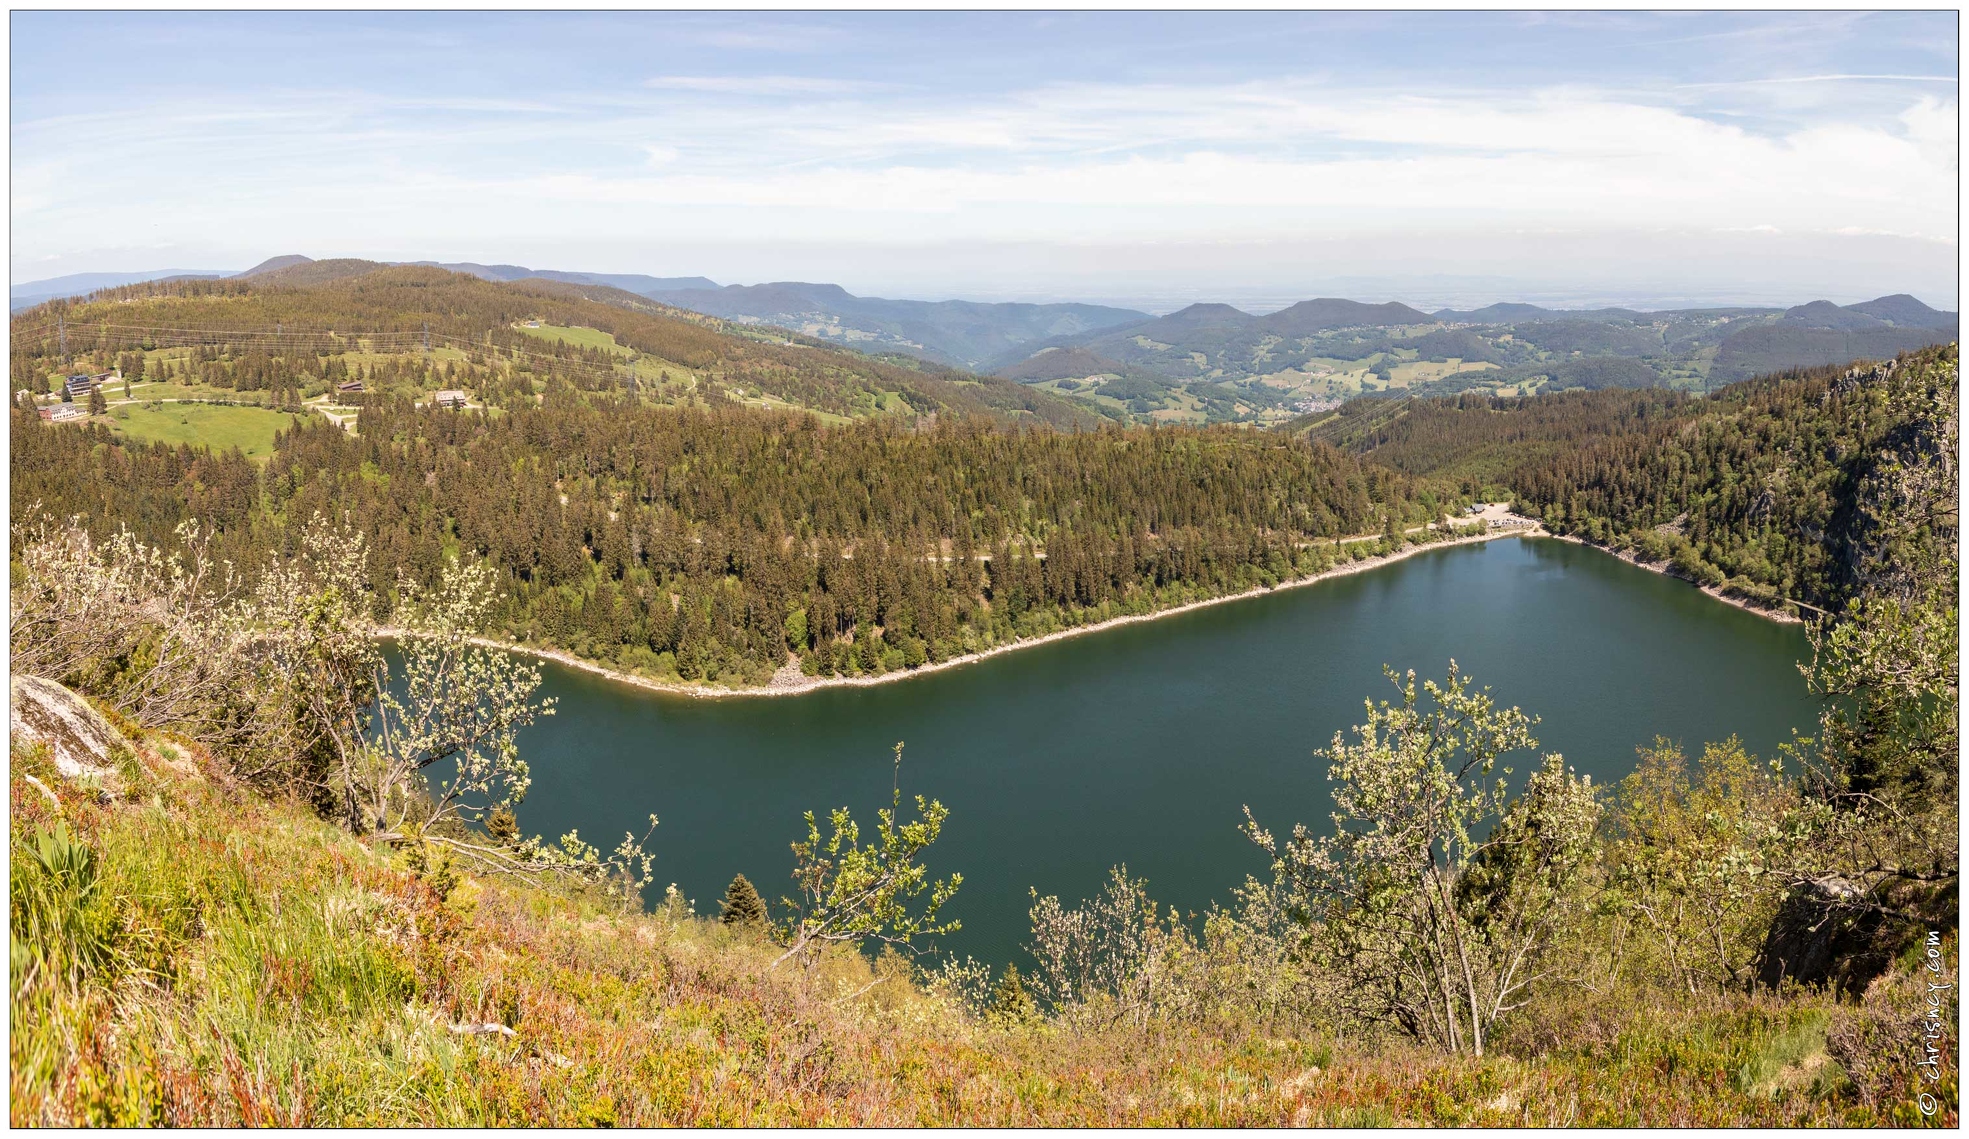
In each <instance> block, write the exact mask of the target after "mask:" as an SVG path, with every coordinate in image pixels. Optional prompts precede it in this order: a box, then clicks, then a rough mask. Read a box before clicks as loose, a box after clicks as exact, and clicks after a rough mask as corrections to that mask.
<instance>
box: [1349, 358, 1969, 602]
mask: <svg viewBox="0 0 1969 1139" xmlns="http://www.w3.org/2000/svg"><path fill="white" fill-rule="evenodd" d="M1956 368H1957V349H1956V347H1955V346H1954V345H1952V344H1951V345H1947V346H1944V347H1940V348H1930V349H1924V350H1923V351H1920V352H1917V353H1913V354H1910V355H1907V356H1904V357H1901V358H1900V359H1899V360H1898V361H1888V362H1887V363H1885V364H1882V365H1879V366H1873V365H1862V366H1858V367H1854V368H1851V369H1848V368H1843V367H1837V368H1820V369H1816V370H1811V371H1793V372H1786V373H1781V374H1778V375H1774V376H1770V377H1766V378H1762V379H1757V380H1750V381H1746V382H1744V383H1739V384H1733V385H1730V386H1728V387H1726V388H1723V389H1721V390H1720V391H1717V392H1716V393H1714V394H1712V395H1710V396H1707V397H1704V398H1690V397H1687V396H1681V395H1677V394H1674V393H1668V392H1658V391H1597V392H1577V393H1574V392H1568V393H1562V394H1560V395H1557V396H1541V397H1533V398H1528V399H1522V398H1521V399H1493V398H1489V397H1484V396H1476V395H1466V396H1459V397H1455V398H1446V399H1437V400H1417V401H1414V402H1413V403H1411V404H1409V405H1407V406H1406V407H1400V408H1397V407H1395V406H1393V405H1387V404H1382V405H1379V406H1377V405H1374V404H1368V405H1366V406H1363V407H1359V408H1354V409H1350V414H1349V415H1347V416H1334V417H1332V418H1331V420H1330V422H1329V423H1328V424H1326V425H1325V426H1324V427H1323V428H1321V429H1319V431H1323V432H1324V433H1325V434H1326V435H1327V436H1328V437H1331V438H1336V439H1341V440H1343V441H1346V442H1348V443H1350V444H1351V446H1352V447H1353V449H1355V450H1356V451H1358V452H1359V453H1361V454H1363V455H1365V456H1366V457H1367V458H1368V459H1370V460H1371V461H1373V462H1377V463H1385V464H1387V465H1389V466H1392V467H1394V468H1396V469H1398V470H1401V471H1404V472H1406V473H1408V474H1411V475H1415V476H1434V477H1446V478H1452V479H1457V480H1460V481H1462V482H1465V483H1467V484H1469V485H1470V489H1471V490H1472V492H1473V493H1474V491H1475V489H1476V486H1477V485H1478V484H1503V485H1507V486H1509V487H1510V488H1512V489H1513V490H1514V491H1515V492H1516V494H1517V497H1518V499H1519V501H1520V502H1521V503H1522V504H1523V506H1524V508H1525V509H1526V510H1527V511H1529V512H1531V513H1533V514H1536V515H1539V516H1541V517H1543V518H1544V519H1545V521H1546V524H1547V526H1548V527H1550V528H1551V529H1553V530H1555V531H1557V532H1559V533H1565V534H1573V535H1577V536H1579V537H1582V538H1585V539H1588V540H1590V541H1593V542H1596V543H1600V544H1604V545H1608V546H1611V547H1613V548H1615V549H1618V550H1622V551H1629V552H1632V553H1634V554H1635V555H1637V556H1639V557H1641V558H1643V559H1644V560H1649V561H1657V562H1664V561H1665V562H1672V564H1673V566H1674V568H1675V569H1676V571H1677V572H1679V573H1681V574H1683V575H1685V576H1687V577H1690V578H1691V579H1693V580H1696V581H1699V582H1702V583H1704V584H1707V585H1715V586H1725V587H1727V588H1728V589H1730V590H1731V591H1733V592H1736V593H1739V594H1742V595H1744V596H1747V597H1751V598H1755V599H1758V600H1764V601H1775V600H1778V599H1791V600H1795V601H1801V602H1804V603H1806V604H1808V605H1812V606H1816V607H1818V608H1821V609H1836V608H1838V607H1839V606H1841V605H1843V604H1844V603H1845V601H1846V600H1847V599H1848V598H1849V597H1851V596H1853V595H1854V594H1855V593H1856V592H1857V591H1858V590H1860V588H1861V587H1862V586H1863V585H1864V584H1865V583H1866V581H1867V579H1868V575H1869V574H1875V573H1877V572H1878V569H1877V567H1876V566H1873V565H1872V563H1873V562H1877V561H1879V560H1880V559H1881V558H1883V557H1885V556H1886V555H1883V554H1879V553H1877V552H1876V553H1873V554H1868V553H1866V552H1865V551H1866V550H1867V549H1868V548H1869V543H1871V542H1873V541H1874V540H1875V539H1876V532H1877V531H1878V529H1879V527H1880V524H1881V523H1880V517H1881V515H1882V514H1884V513H1890V512H1892V510H1893V509H1895V508H1894V506H1893V505H1892V504H1891V503H1888V502H1883V501H1876V499H1877V496H1878V495H1880V494H1881V493H1883V492H1882V491H1881V490H1880V489H1879V487H1880V483H1881V480H1882V479H1883V478H1885V477H1886V476H1887V474H1888V473H1889V472H1891V471H1892V470H1895V469H1897V468H1898V467H1899V466H1902V465H1909V464H1912V463H1913V461H1914V458H1915V456H1916V453H1919V455H1921V456H1948V457H1950V459H1951V461H1952V457H1953V455H1954V453H1955V447H1956V425H1955V422H1954V419H1953V415H1952V414H1944V413H1943V412H1942V411H1941V410H1939V409H1940V408H1941V407H1942V406H1943V404H1944V400H1943V396H1942V393H1941V391H1940V388H1941V387H1942V386H1943V385H1953V384H1954V382H1955V376H1956ZM1917 521H1918V522H1919V527H1918V530H1917V532H1916V533H1915V534H1914V535H1912V536H1910V537H1909V538H1908V539H1907V540H1909V541H1914V542H1917V543H1931V542H1933V541H1936V540H1938V539H1937V538H1936V531H1937V530H1938V529H1939V528H1949V529H1952V528H1953V527H1954V526H1955V520H1954V519H1953V518H1952V517H1948V518H1935V519H1919V520H1917Z"/></svg>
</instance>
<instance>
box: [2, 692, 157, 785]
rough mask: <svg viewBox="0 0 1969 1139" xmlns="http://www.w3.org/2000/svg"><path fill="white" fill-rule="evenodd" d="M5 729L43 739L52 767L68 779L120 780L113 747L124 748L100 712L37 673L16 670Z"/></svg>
mask: <svg viewBox="0 0 1969 1139" xmlns="http://www.w3.org/2000/svg"><path fill="white" fill-rule="evenodd" d="M13 698H14V699H13V707H12V709H11V714H10V716H9V724H8V726H9V728H10V729H11V730H12V732H13V734H14V736H15V737H16V738H18V739H22V740H26V741H30V742H36V741H38V742H45V743H46V744H47V745H48V751H49V753H50V755H51V758H53V760H54V763H55V770H57V771H59V772H61V773H62V775H63V777H65V778H68V779H83V778H92V777H93V778H96V779H100V780H102V781H103V783H104V784H105V785H108V784H113V783H115V782H116V781H117V779H118V774H117V770H116V760H115V758H114V756H113V754H112V753H113V752H114V751H116V750H118V749H128V748H129V746H130V745H129V744H128V743H126V742H125V741H124V739H123V736H122V734H121V733H119V732H118V731H117V730H116V729H115V728H114V727H113V726H111V724H110V722H109V721H108V720H107V719H105V718H103V714H102V713H101V712H98V711H96V710H95V709H94V708H92V707H90V706H89V702H88V701H86V700H84V699H82V697H80V696H77V695H76V694H75V693H73V692H71V691H69V690H68V689H67V688H64V687H63V686H61V685H59V684H56V683H55V682H54V681H52V680H47V679H44V678H42V677H39V676H28V675H25V674H23V673H15V674H14V678H13Z"/></svg>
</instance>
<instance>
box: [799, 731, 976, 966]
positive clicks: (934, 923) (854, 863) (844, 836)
mask: <svg viewBox="0 0 1969 1139" xmlns="http://www.w3.org/2000/svg"><path fill="white" fill-rule="evenodd" d="M895 769H896V781H895V784H894V788H893V791H892V794H891V797H890V805H889V806H888V807H886V808H884V809H883V810H882V811H880V812H879V813H878V815H877V817H878V818H879V820H880V822H879V823H878V825H877V827H876V831H875V836H874V841H871V842H869V843H868V844H866V845H863V843H862V841H861V828H860V826H859V825H858V824H857V823H856V822H855V820H854V818H853V816H852V815H850V814H849V813H848V809H847V808H846V807H840V808H837V809H836V810H835V811H834V812H833V814H832V816H831V818H830V825H831V833H830V834H829V836H828V837H827V839H826V840H825V841H823V840H822V839H821V836H820V824H819V823H818V822H817V821H816V820H815V819H814V813H813V812H812V811H808V812H807V814H806V820H807V837H806V840H805V841H803V842H796V843H794V844H793V862H794V865H793V880H794V882H796V883H797V884H798V886H799V891H800V893H799V897H798V898H797V899H796V898H785V899H782V900H781V903H780V904H781V905H782V906H783V907H784V908H785V910H786V916H785V918H784V919H783V920H781V921H780V923H779V924H778V926H777V928H776V929H775V931H774V932H775V933H776V935H777V937H778V940H779V942H780V944H782V945H784V946H786V952H785V953H783V954H781V955H780V957H779V959H778V960H777V961H774V962H773V965H774V967H775V968H776V967H778V966H779V965H780V964H781V963H782V962H785V961H786V960H788V959H789V958H793V957H800V958H802V959H803V960H808V961H810V960H811V959H812V955H813V954H814V953H815V952H816V951H818V950H819V949H820V948H821V947H822V946H824V945H828V944H834V943H840V942H848V943H853V944H860V943H861V942H864V941H869V940H874V941H879V942H881V943H882V944H884V945H896V946H904V947H909V948H914V946H912V944H911V939H912V938H918V937H934V936H937V935H938V934H943V933H950V932H952V931H954V930H956V929H957V928H958V923H957V922H955V921H950V922H941V923H940V922H938V920H937V915H938V913H939V912H940V911H941V910H942V909H943V906H944V903H946V902H948V901H950V899H951V897H952V896H953V895H955V894H956V893H957V888H958V886H960V885H962V884H963V882H964V877H963V875H961V874H952V875H951V876H950V877H949V878H946V879H943V880H941V881H936V882H932V881H931V879H930V872H929V870H928V869H927V868H925V867H924V866H922V865H921V864H919V863H918V862H917V861H916V859H917V856H918V855H920V854H922V852H923V851H924V850H925V849H927V848H928V847H929V846H930V844H931V843H934V842H936V841H937V836H938V835H940V834H941V833H943V822H944V819H945V818H947V817H948V816H949V815H950V810H949V808H947V807H945V806H944V805H943V804H942V803H939V802H937V801H936V800H934V799H930V800H925V799H924V798H923V796H921V795H918V796H916V812H917V815H918V818H917V820H916V821H915V822H911V823H898V822H897V819H898V818H899V817H900V816H901V814H902V745H901V744H900V743H899V744H897V745H896V766H895ZM925 892H927V893H928V894H929V895H930V896H929V900H928V901H927V902H925V903H924V905H923V908H922V909H921V910H918V911H915V912H912V911H911V910H910V908H909V906H910V903H911V902H912V901H913V900H914V899H916V898H918V897H920V896H922V895H923V894H924V893H925Z"/></svg>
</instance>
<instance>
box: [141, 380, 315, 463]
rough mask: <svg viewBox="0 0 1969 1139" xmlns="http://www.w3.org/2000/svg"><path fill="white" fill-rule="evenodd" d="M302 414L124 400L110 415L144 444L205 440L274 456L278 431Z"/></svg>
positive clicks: (255, 454)
mask: <svg viewBox="0 0 1969 1139" xmlns="http://www.w3.org/2000/svg"><path fill="white" fill-rule="evenodd" d="M139 394H142V393H141V390H140V392H139ZM302 418H303V417H302V416H297V415H285V414H282V413H280V412H276V411H269V410H266V409H264V408H258V407H222V406H217V405H213V404H201V403H157V404H145V403H133V404H124V405H123V406H121V407H113V408H111V409H110V411H109V416H108V420H109V425H110V428H111V430H113V431H115V432H116V433H117V434H119V435H127V436H129V437H130V438H132V439H135V440H138V441H140V442H145V443H171V444H178V443H190V444H192V445H194V446H197V445H200V444H204V445H206V446H210V447H212V448H214V449H215V450H221V451H223V450H226V449H228V448H232V447H238V448H239V449H240V450H241V451H244V452H246V455H247V457H248V458H253V459H264V458H266V457H268V456H269V455H272V454H273V439H274V433H275V432H278V431H285V430H288V429H290V428H292V427H293V426H294V425H295V424H297V423H299V422H300V421H301V420H302Z"/></svg>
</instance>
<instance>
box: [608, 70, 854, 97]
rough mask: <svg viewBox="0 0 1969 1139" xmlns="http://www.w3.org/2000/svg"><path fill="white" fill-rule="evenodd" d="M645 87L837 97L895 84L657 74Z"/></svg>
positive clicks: (798, 77)
mask: <svg viewBox="0 0 1969 1139" xmlns="http://www.w3.org/2000/svg"><path fill="white" fill-rule="evenodd" d="M643 86H645V87H654V88H658V89H664V90H673V91H704V92H710V93H715V94H720V95H807V94H816V95H837V94H845V93H848V92H854V91H878V90H882V89H883V88H885V87H889V86H892V85H891V84H883V83H872V82H867V81H864V80H854V79H830V78H824V77H821V76H812V75H658V76H655V77H653V78H650V79H645V80H643Z"/></svg>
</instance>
